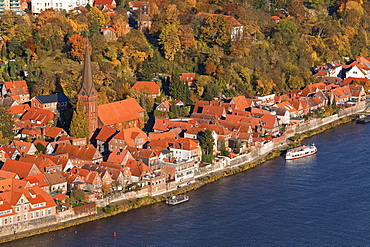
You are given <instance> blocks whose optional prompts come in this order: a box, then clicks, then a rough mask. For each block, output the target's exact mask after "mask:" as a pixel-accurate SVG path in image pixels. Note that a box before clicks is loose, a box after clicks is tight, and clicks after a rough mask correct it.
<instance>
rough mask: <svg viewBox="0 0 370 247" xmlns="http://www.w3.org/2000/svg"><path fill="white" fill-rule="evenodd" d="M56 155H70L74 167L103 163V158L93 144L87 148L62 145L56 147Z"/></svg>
mask: <svg viewBox="0 0 370 247" xmlns="http://www.w3.org/2000/svg"><path fill="white" fill-rule="evenodd" d="M55 153H65V154H68V158H69V159H70V160H71V161H72V163H73V165H74V166H78V167H82V166H83V165H85V164H91V163H98V162H101V161H103V156H102V155H101V154H100V153H99V151H98V150H97V149H96V148H95V147H94V146H93V145H91V144H89V145H86V146H75V145H71V144H65V143H61V144H60V145H58V146H57V147H56V149H55Z"/></svg>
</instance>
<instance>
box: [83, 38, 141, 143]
mask: <svg viewBox="0 0 370 247" xmlns="http://www.w3.org/2000/svg"><path fill="white" fill-rule="evenodd" d="M77 98H78V100H79V101H82V102H83V104H84V112H85V114H86V117H87V120H88V122H89V126H88V127H89V137H91V136H92V135H93V133H94V131H95V130H96V129H97V128H101V127H103V126H109V127H114V128H116V129H119V130H122V129H125V128H131V127H138V128H143V127H144V125H145V120H144V116H145V110H144V109H143V108H142V107H141V106H140V105H139V103H137V101H136V100H135V99H134V98H130V99H126V100H121V101H117V102H112V103H109V104H105V105H98V99H99V95H98V92H97V91H96V88H95V86H94V82H93V75H92V66H91V57H90V51H89V47H88V42H86V51H85V60H84V66H83V72H82V86H81V89H80V92H79V93H78V96H77Z"/></svg>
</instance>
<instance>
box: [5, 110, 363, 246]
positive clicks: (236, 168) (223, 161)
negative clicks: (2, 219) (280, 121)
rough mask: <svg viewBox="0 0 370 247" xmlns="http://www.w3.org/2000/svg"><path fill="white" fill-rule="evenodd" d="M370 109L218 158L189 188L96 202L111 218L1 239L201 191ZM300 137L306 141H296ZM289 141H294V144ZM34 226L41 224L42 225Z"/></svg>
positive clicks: (59, 220)
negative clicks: (205, 186) (110, 208)
mask: <svg viewBox="0 0 370 247" xmlns="http://www.w3.org/2000/svg"><path fill="white" fill-rule="evenodd" d="M367 109H368V107H367V105H366V104H362V105H358V106H354V107H351V108H347V109H343V110H341V111H340V112H339V113H338V114H335V115H333V116H330V117H325V118H315V119H310V120H308V121H305V123H304V124H302V125H299V126H294V127H290V129H288V131H286V134H285V135H284V136H282V137H280V138H274V139H273V141H267V142H266V143H264V144H263V146H261V147H259V148H255V149H254V150H252V151H251V152H249V153H247V154H243V155H240V156H238V157H235V158H232V159H231V158H228V157H217V159H216V160H215V162H214V163H213V164H210V165H209V166H207V167H206V168H202V169H200V170H198V171H197V172H196V174H195V176H194V178H193V179H192V180H191V181H187V182H190V183H189V185H185V186H183V187H181V189H178V185H179V183H169V184H168V186H167V189H166V190H165V191H162V192H159V193H157V194H152V193H149V192H148V191H146V190H141V191H131V192H128V193H123V192H118V193H115V194H112V195H110V196H108V197H106V198H104V199H101V200H97V201H95V202H94V203H96V206H98V207H108V208H109V207H110V206H111V207H114V209H115V210H112V212H110V213H108V214H107V213H103V212H97V211H96V210H91V207H90V208H89V209H88V210H87V211H86V209H84V210H82V211H81V210H80V211H81V212H79V213H76V212H75V210H76V209H73V210H70V211H67V212H61V213H60V214H58V215H57V216H56V217H55V218H53V219H46V220H45V221H43V222H32V224H28V225H27V226H21V225H19V226H17V231H18V233H20V234H19V235H18V236H8V237H7V236H6V235H10V234H13V231H14V227H13V228H12V227H9V229H2V230H1V231H0V236H3V237H2V238H0V242H4V241H10V240H13V239H16V238H21V237H26V236H31V235H35V234H40V233H44V232H48V231H53V230H58V229H62V228H66V227H70V226H73V225H76V224H81V223H84V222H88V221H92V220H95V219H100V218H103V217H109V216H111V215H114V214H117V213H121V212H126V211H128V210H130V209H133V208H138V207H140V206H144V205H149V204H154V203H157V202H160V201H163V200H165V198H166V196H168V195H170V194H179V193H183V192H185V191H189V190H194V189H197V188H199V187H200V186H202V185H204V184H207V183H209V182H213V181H215V180H217V179H219V178H221V177H225V176H229V175H232V174H235V173H238V172H241V171H245V170H248V169H250V168H252V167H255V166H256V165H258V164H261V163H263V162H264V161H266V160H267V159H269V158H274V157H277V156H280V155H281V151H282V150H285V149H287V148H289V147H291V146H293V145H299V141H300V140H301V139H302V138H304V137H308V136H311V135H314V134H317V133H320V132H322V131H324V130H326V129H329V128H332V127H334V126H336V125H339V124H342V123H344V122H347V121H350V118H346V117H350V116H353V115H355V114H358V113H359V112H363V111H365V110H367ZM307 133H308V134H307ZM298 136H303V137H302V138H295V137H298ZM288 138H290V139H293V140H294V141H292V140H290V139H288ZM271 154H272V155H271ZM269 155H270V157H269ZM149 198H150V199H149ZM90 205H91V204H90ZM109 205H110V206H109ZM94 207H95V204H94ZM95 208H96V207H95ZM77 210H78V209H77ZM81 218H82V219H81ZM34 223H40V224H39V225H38V224H34ZM36 226H38V227H37V228H38V229H35V228H36ZM30 229H33V231H31V232H30V231H29V230H30ZM22 232H23V234H22Z"/></svg>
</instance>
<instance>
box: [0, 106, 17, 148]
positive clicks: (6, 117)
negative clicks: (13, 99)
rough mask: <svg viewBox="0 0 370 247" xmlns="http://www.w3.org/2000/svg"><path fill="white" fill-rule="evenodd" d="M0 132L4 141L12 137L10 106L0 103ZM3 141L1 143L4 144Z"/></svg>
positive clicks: (12, 123) (12, 121)
mask: <svg viewBox="0 0 370 247" xmlns="http://www.w3.org/2000/svg"><path fill="white" fill-rule="evenodd" d="M0 119H1V120H0V133H1V135H2V137H1V138H0V139H3V141H4V142H7V141H10V140H12V139H13V137H14V132H13V125H14V120H13V117H12V114H11V113H10V108H9V107H7V106H4V105H0ZM4 142H3V144H5V143H4Z"/></svg>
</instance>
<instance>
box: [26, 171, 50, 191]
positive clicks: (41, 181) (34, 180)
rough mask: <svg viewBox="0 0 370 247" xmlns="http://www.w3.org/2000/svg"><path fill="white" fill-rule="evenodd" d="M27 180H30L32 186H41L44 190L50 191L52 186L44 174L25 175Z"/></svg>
mask: <svg viewBox="0 0 370 247" xmlns="http://www.w3.org/2000/svg"><path fill="white" fill-rule="evenodd" d="M22 180H25V181H28V182H29V183H30V184H31V186H32V187H39V188H40V189H42V190H43V191H45V192H47V193H50V187H49V184H48V182H47V181H46V179H45V176H44V175H43V174H37V175H33V176H28V177H25V178H24V179H22Z"/></svg>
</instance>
